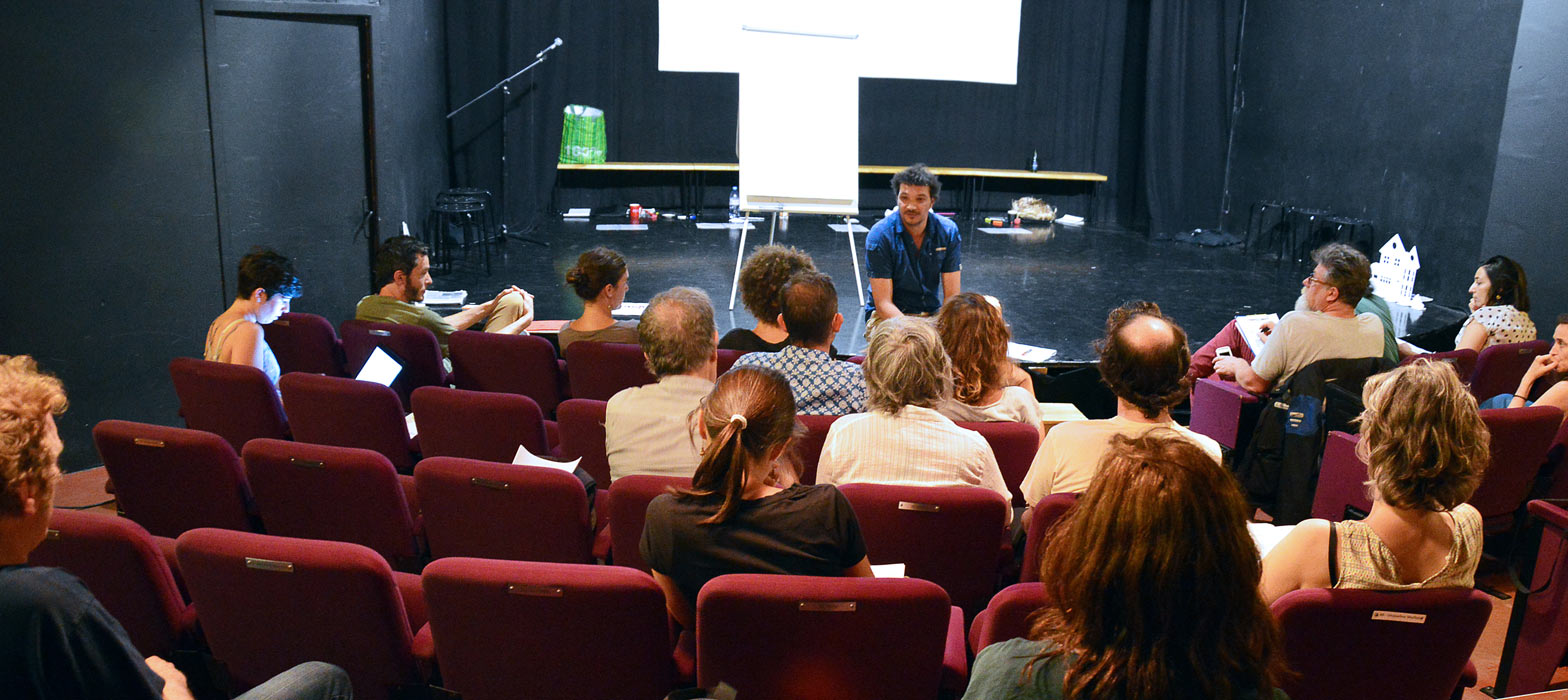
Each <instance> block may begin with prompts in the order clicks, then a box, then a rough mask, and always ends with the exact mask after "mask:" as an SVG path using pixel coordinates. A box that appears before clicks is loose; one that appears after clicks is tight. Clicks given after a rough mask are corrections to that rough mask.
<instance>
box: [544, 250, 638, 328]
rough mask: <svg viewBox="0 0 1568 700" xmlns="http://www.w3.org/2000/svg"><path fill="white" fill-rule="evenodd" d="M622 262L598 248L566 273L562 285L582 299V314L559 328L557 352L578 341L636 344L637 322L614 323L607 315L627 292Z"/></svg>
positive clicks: (585, 255)
mask: <svg viewBox="0 0 1568 700" xmlns="http://www.w3.org/2000/svg"><path fill="white" fill-rule="evenodd" d="M630 279H631V276H630V275H629V274H627V272H626V259H625V258H623V257H621V254H620V253H617V252H615V251H613V250H610V249H609V248H605V247H604V246H600V247H598V248H594V249H593V250H590V251H588V252H586V253H583V254H582V255H579V256H577V264H576V265H574V266H572V269H570V270H567V271H566V286H568V287H571V288H572V291H573V292H576V293H577V296H578V298H580V299H582V300H583V314H582V315H581V316H578V317H577V318H576V319H574V320H572V321H571V322H569V323H567V324H566V325H565V326H563V327H562V328H561V333H560V335H559V336H557V338H558V340H559V341H560V345H561V352H562V353H563V354H564V353H565V352H566V346H568V345H571V344H572V343H575V342H577V341H579V340H589V341H593V342H596V343H636V342H637V322H636V321H634V320H624V321H617V320H615V317H614V316H611V315H610V312H611V311H614V310H615V309H618V308H620V306H621V303H622V302H624V301H626V292H627V291H628V290H630V289H631V282H630Z"/></svg>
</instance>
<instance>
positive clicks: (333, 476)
mask: <svg viewBox="0 0 1568 700" xmlns="http://www.w3.org/2000/svg"><path fill="white" fill-rule="evenodd" d="M243 457H244V461H245V474H246V476H247V477H249V479H250V485H251V489H252V490H253V491H254V492H255V494H256V509H257V510H258V511H259V512H260V513H261V521H262V523H263V524H265V525H266V527H267V533H268V534H272V535H280V536H283V537H301V538H305V539H312V540H333V541H336V542H353V543H355V544H361V545H364V546H366V547H369V548H371V549H373V550H375V551H376V552H377V553H379V554H380V555H381V556H383V557H386V559H387V561H388V562H389V563H392V564H393V565H394V566H397V565H399V564H403V563H407V562H409V561H410V560H412V559H413V558H414V557H415V556H416V555H417V554H418V553H419V552H418V549H417V548H416V546H415V530H414V518H413V516H412V515H411V514H410V513H409V512H408V501H407V499H406V498H405V497H404V495H403V485H402V483H401V482H400V481H398V477H397V471H396V470H395V469H393V467H392V463H391V462H388V461H387V458H386V457H384V456H382V455H381V454H380V453H378V452H372V451H370V450H361V449H356V448H353V447H333V446H330V445H311V444H306V443H302V442H286V441H283V440H253V441H251V442H250V444H248V445H246V446H245V452H244V453H243Z"/></svg>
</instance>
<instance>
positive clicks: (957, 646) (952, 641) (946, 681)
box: [942, 606, 969, 695]
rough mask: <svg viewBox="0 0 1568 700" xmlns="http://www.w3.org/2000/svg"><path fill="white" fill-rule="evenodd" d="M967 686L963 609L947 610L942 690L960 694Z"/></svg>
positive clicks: (967, 667)
mask: <svg viewBox="0 0 1568 700" xmlns="http://www.w3.org/2000/svg"><path fill="white" fill-rule="evenodd" d="M968 686H969V656H968V653H967V652H966V650H965V648H964V610H963V608H960V607H958V606H953V608H952V609H951V610H950V611H949V612H948V618H947V648H946V649H945V650H944V651H943V653H942V690H946V691H951V692H953V693H954V694H957V695H962V694H963V692H964V688H966V687H968Z"/></svg>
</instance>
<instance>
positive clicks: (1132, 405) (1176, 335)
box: [1023, 301, 1221, 507]
mask: <svg viewBox="0 0 1568 700" xmlns="http://www.w3.org/2000/svg"><path fill="white" fill-rule="evenodd" d="M1097 346H1098V348H1099V350H1100V378H1101V381H1104V382H1105V384H1106V386H1109V387H1110V388H1111V392H1112V393H1114V394H1116V417H1115V418H1107V419H1104V420H1086V421H1069V422H1066V423H1061V424H1058V425H1057V426H1056V427H1054V428H1051V432H1049V433H1046V435H1045V440H1044V441H1043V442H1041V443H1040V451H1039V452H1037V453H1035V457H1034V463H1033V464H1031V465H1029V473H1028V474H1027V475H1026V476H1024V482H1023V492H1024V499H1025V500H1027V501H1028V502H1029V505H1030V507H1033V506H1034V504H1035V503H1038V502H1039V501H1040V499H1042V498H1045V497H1046V496H1048V495H1050V494H1053V493H1081V492H1082V491H1083V490H1084V489H1085V488H1087V487H1088V486H1089V480H1090V479H1092V478H1093V477H1094V472H1095V470H1096V469H1097V468H1098V467H1099V464H1100V456H1101V455H1102V454H1103V453H1104V452H1105V450H1106V447H1107V445H1108V444H1109V443H1110V440H1111V437H1112V436H1114V435H1127V436H1136V435H1142V434H1143V433H1146V432H1148V431H1150V430H1152V429H1154V428H1170V429H1172V430H1175V431H1176V432H1178V433H1180V434H1181V435H1183V436H1185V437H1186V438H1187V439H1189V440H1191V441H1193V442H1194V443H1197V445H1198V446H1199V447H1202V448H1203V449H1204V451H1205V452H1208V453H1209V454H1210V455H1211V456H1213V457H1214V461H1216V462H1218V461H1220V459H1221V456H1220V445H1219V443H1217V442H1215V441H1214V440H1213V439H1212V438H1210V437H1208V436H1206V435H1199V434H1197V433H1194V432H1192V431H1190V430H1188V429H1186V428H1184V427H1182V426H1180V425H1177V424H1176V421H1174V420H1171V407H1172V406H1175V405H1177V404H1179V403H1181V402H1182V400H1183V399H1185V398H1187V392H1188V391H1189V390H1190V389H1191V388H1192V381H1191V380H1190V379H1188V378H1187V366H1188V364H1189V363H1190V362H1191V361H1192V356H1191V354H1190V353H1189V352H1188V350H1187V333H1186V331H1183V330H1182V329H1181V326H1179V325H1176V322H1175V321H1172V320H1171V319H1169V318H1167V317H1166V316H1165V314H1163V313H1160V307H1158V306H1156V305H1155V304H1153V303H1152V302H1147V301H1133V302H1128V303H1126V304H1123V305H1122V306H1121V307H1120V308H1118V309H1116V310H1114V311H1112V312H1111V315H1110V317H1109V318H1107V319H1106V320H1105V337H1104V338H1103V339H1101V340H1100V341H1099V343H1097Z"/></svg>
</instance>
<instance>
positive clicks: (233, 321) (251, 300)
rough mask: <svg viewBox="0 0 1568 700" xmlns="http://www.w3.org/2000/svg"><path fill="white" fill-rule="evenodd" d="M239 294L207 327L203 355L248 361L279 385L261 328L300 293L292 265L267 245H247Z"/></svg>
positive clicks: (213, 359)
mask: <svg viewBox="0 0 1568 700" xmlns="http://www.w3.org/2000/svg"><path fill="white" fill-rule="evenodd" d="M239 267H240V269H239V274H238V277H239V294H238V295H237V296H235V297H234V303H233V304H230V305H229V308H228V310H227V311H224V312H223V313H221V314H219V315H218V318H216V319H214V320H213V322H212V325H210V326H208V327H207V347H206V349H205V350H203V351H202V359H205V360H208V361H210V362H227V363H229V364H233V365H250V366H251V367H255V368H256V369H259V370H261V371H262V372H265V373H266V375H267V378H268V379H271V380H272V384H273V386H277V384H278V372H279V370H278V358H277V357H276V356H274V355H273V354H272V348H271V347H270V346H268V345H267V334H266V332H265V331H264V330H262V326H265V325H267V324H269V323H272V322H273V321H276V320H278V317H279V316H282V315H283V314H286V313H288V312H289V300H290V299H293V298H294V297H297V296H299V292H300V284H299V278H298V277H296V276H294V263H292V262H290V261H289V259H288V258H285V257H283V256H282V255H279V254H277V253H276V252H274V251H271V250H268V249H266V248H259V247H258V248H252V249H251V251H250V252H249V253H246V254H245V257H243V258H240V266H239Z"/></svg>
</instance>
